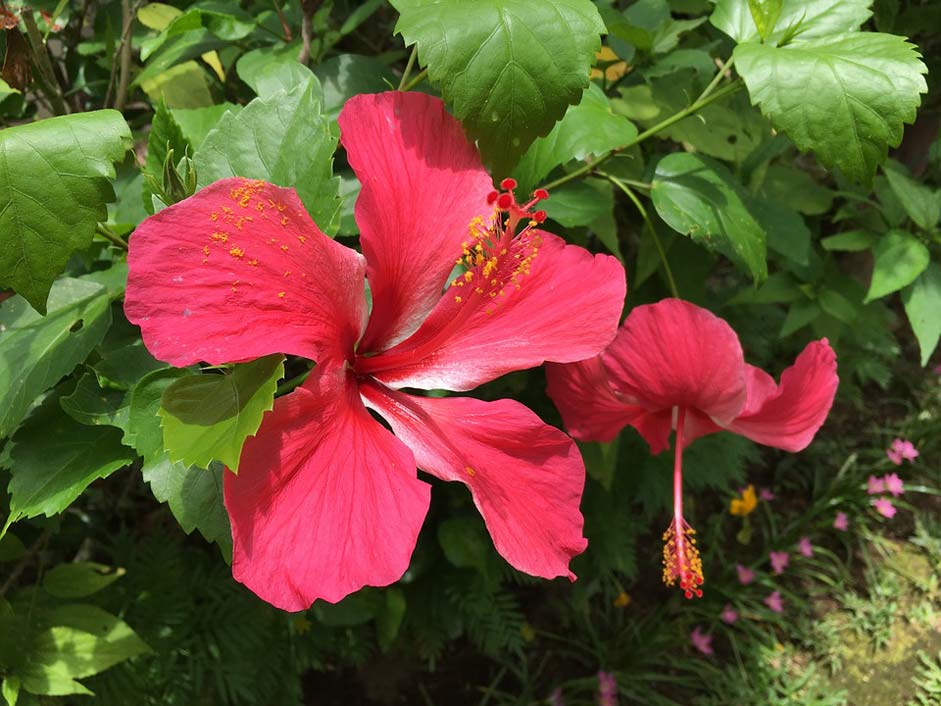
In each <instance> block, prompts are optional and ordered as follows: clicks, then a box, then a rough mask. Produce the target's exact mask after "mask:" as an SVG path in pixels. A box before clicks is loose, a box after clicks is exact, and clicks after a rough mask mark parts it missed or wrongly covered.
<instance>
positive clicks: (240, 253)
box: [229, 248, 245, 258]
mask: <svg viewBox="0 0 941 706" xmlns="http://www.w3.org/2000/svg"><path fill="white" fill-rule="evenodd" d="M229 255H231V256H232V257H239V258H240V257H243V256H244V255H245V251H244V250H242V248H232V249H231V250H229Z"/></svg>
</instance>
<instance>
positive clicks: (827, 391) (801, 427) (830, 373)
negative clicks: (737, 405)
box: [725, 338, 840, 451]
mask: <svg viewBox="0 0 941 706" xmlns="http://www.w3.org/2000/svg"><path fill="white" fill-rule="evenodd" d="M748 371H749V376H748V401H747V403H746V404H745V409H744V410H743V411H742V413H741V414H740V415H739V416H738V417H737V418H736V419H735V420H734V421H733V422H731V423H730V424H727V425H725V426H726V428H727V429H729V431H734V432H735V433H736V434H741V435H742V436H747V437H748V438H749V439H751V440H752V441H756V442H758V443H759V444H765V445H766V446H774V447H777V448H779V449H784V450H785V451H800V450H802V449H803V448H805V447H806V446H807V445H808V444H809V443H810V442H811V441H812V440H813V438H814V434H816V433H817V430H818V429H819V428H820V427H821V426H822V425H823V422H824V420H826V418H827V414H828V413H829V411H830V407H831V406H832V405H833V397H834V396H835V395H836V388H837V386H838V385H839V382H840V379H839V378H838V377H837V374H836V354H835V353H834V352H833V349H832V348H831V347H830V344H829V342H828V341H827V339H825V338H824V339H821V340H819V341H814V342H813V343H810V344H808V345H807V347H806V348H804V350H803V351H802V352H801V354H800V355H799V356H797V360H796V361H794V365H792V366H791V367H789V368H787V369H786V370H785V371H784V372H783V373H782V374H781V384H780V385H775V384H774V380H773V379H772V378H771V376H770V375H768V374H767V373H765V372H764V371H763V370H759V369H758V368H754V367H752V366H748Z"/></svg>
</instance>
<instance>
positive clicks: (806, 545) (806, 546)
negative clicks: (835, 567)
mask: <svg viewBox="0 0 941 706" xmlns="http://www.w3.org/2000/svg"><path fill="white" fill-rule="evenodd" d="M797 551H799V552H800V553H801V554H802V555H803V556H805V557H807V558H808V559H809V558H810V557H812V556H813V555H814V545H813V544H811V543H810V537H801V538H800V541H799V542H798V543H797Z"/></svg>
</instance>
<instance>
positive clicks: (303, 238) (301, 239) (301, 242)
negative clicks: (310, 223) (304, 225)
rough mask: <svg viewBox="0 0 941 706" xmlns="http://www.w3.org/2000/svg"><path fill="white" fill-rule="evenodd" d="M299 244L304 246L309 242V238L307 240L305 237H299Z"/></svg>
mask: <svg viewBox="0 0 941 706" xmlns="http://www.w3.org/2000/svg"><path fill="white" fill-rule="evenodd" d="M297 242H299V243H300V244H301V245H303V244H304V243H306V242H307V238H305V237H304V236H303V235H299V236H297Z"/></svg>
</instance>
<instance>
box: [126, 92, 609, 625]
mask: <svg viewBox="0 0 941 706" xmlns="http://www.w3.org/2000/svg"><path fill="white" fill-rule="evenodd" d="M340 129H341V133H342V142H343V146H344V147H345V148H346V153H347V156H348V158H349V162H350V165H351V166H352V167H353V169H354V171H355V172H356V175H357V176H358V177H359V180H360V182H361V183H362V191H361V193H360V196H359V200H358V201H357V203H356V220H357V222H358V224H359V227H360V232H361V237H360V242H361V244H362V249H363V254H362V255H360V254H359V253H357V252H356V251H354V250H351V249H349V248H347V247H344V246H342V245H340V244H339V243H336V242H334V241H332V240H330V239H329V238H328V237H326V236H325V235H324V234H323V233H322V232H321V231H320V230H319V229H318V228H317V226H316V225H315V224H314V223H313V222H312V221H311V219H310V217H309V216H308V215H307V213H306V212H305V211H304V208H303V206H302V205H301V203H300V201H299V199H298V198H297V195H296V194H295V192H294V191H293V190H291V189H282V188H279V187H276V186H273V185H271V184H266V183H264V182H256V181H248V180H245V179H225V180H223V181H220V182H217V183H215V184H212V185H210V186H208V187H206V188H205V189H203V190H202V191H200V192H199V193H197V194H196V195H194V196H193V197H191V198H189V199H187V200H185V201H183V202H181V203H179V204H177V205H175V206H171V207H170V208H167V209H166V210H164V211H161V212H160V213H159V214H158V215H156V216H154V217H152V218H149V219H148V220H147V221H145V222H144V223H143V224H141V226H140V227H139V228H138V229H137V231H136V232H135V233H134V235H133V237H132V239H131V243H130V253H129V256H128V262H129V266H130V276H129V279H128V288H127V296H126V300H125V311H126V312H127V316H128V318H129V319H130V320H131V321H133V322H134V323H136V324H138V325H140V327H141V331H142V335H143V338H144V342H145V344H146V345H147V347H148V349H149V350H150V351H151V352H152V353H153V354H154V355H155V356H156V357H158V358H160V359H161V360H165V361H167V362H169V363H172V364H173V365H178V366H183V365H190V364H192V363H196V362H198V361H204V362H206V363H209V364H221V363H229V362H237V361H245V360H250V359H253V358H257V357H259V356H264V355H268V354H271V353H287V354H291V355H296V356H303V357H305V358H309V359H311V360H315V361H316V362H317V366H316V368H315V369H314V371H313V372H312V373H311V375H310V377H309V378H308V379H307V381H306V382H305V383H304V384H303V385H302V386H301V387H299V388H298V389H297V390H295V391H294V392H292V393H291V394H289V395H286V396H284V397H280V398H278V399H277V400H275V404H274V409H273V410H272V411H271V412H269V413H268V414H267V415H266V416H265V417H264V420H263V421H262V425H261V428H260V429H259V431H258V434H257V435H256V436H254V437H251V438H249V439H248V440H247V441H246V442H245V446H244V448H243V450H242V455H241V458H240V461H239V474H238V475H237V476H236V475H234V474H232V473H226V475H225V503H226V508H227V510H228V513H229V517H230V518H231V521H232V538H233V544H234V549H233V562H232V572H233V575H234V576H235V578H236V579H237V580H239V581H241V582H242V583H244V584H245V585H246V586H248V587H249V588H250V589H251V590H252V591H254V592H255V593H257V594H258V595H259V596H261V597H262V598H263V599H265V600H266V601H268V602H270V603H272V604H274V605H276V606H278V607H280V608H284V609H286V610H299V609H303V608H307V607H308V606H309V605H310V604H311V603H312V602H313V601H314V600H316V599H324V600H327V601H329V602H336V601H338V600H340V599H341V598H343V597H344V596H346V595H347V594H349V593H351V592H353V591H356V590H357V589H359V588H361V587H362V586H366V585H371V586H383V585H387V584H389V583H392V582H394V581H396V580H397V579H399V578H400V577H401V576H402V574H403V573H404V571H405V570H406V568H407V567H408V563H409V558H410V556H411V553H412V550H413V548H414V546H415V541H416V538H417V536H418V532H419V529H420V527H421V524H422V521H423V519H424V516H425V513H426V511H427V508H428V503H429V495H430V487H429V486H428V485H427V484H426V483H424V482H422V481H421V480H419V479H418V477H417V473H416V465H417V466H418V467H420V468H421V469H423V470H424V471H426V472H428V473H430V474H432V475H434V476H437V477H438V478H441V479H444V480H448V481H459V482H462V483H464V484H466V485H467V486H468V487H469V489H470V492H471V495H472V497H473V500H474V503H475V504H476V506H477V508H478V509H479V510H480V512H481V514H482V515H483V517H484V521H485V522H486V525H487V528H488V529H489V531H490V535H491V536H492V537H493V541H494V544H495V546H496V548H497V550H498V551H499V552H500V553H501V554H502V555H503V556H504V557H505V558H506V559H507V561H509V562H510V563H511V564H512V565H513V566H515V567H516V568H518V569H520V570H522V571H525V572H527V573H530V574H534V575H537V576H543V577H547V578H548V577H555V576H560V575H567V576H569V578H572V579H574V575H573V574H572V573H571V572H570V571H569V569H568V564H569V560H570V559H571V557H572V556H574V555H576V554H579V553H580V552H582V551H583V550H584V548H585V546H586V541H585V539H584V538H583V536H582V524H583V520H582V516H581V513H580V512H579V502H580V499H581V494H582V487H583V484H584V466H583V464H582V461H581V458H580V456H579V453H578V450H577V449H576V447H575V445H574V442H572V440H571V439H570V438H569V437H567V436H566V435H565V434H563V433H562V432H560V431H559V430H557V429H554V428H552V427H549V426H547V425H545V424H544V423H543V422H542V421H541V420H540V419H539V418H538V417H537V416H536V415H535V414H533V413H532V412H531V411H530V410H529V409H527V408H526V407H524V406H523V405H521V404H519V403H518V402H514V401H512V400H498V401H496V402H482V401H479V400H476V399H471V398H468V397H447V398H432V397H423V396H417V395H413V394H409V393H405V392H403V391H401V389H402V388H405V387H408V388H418V389H426V390H427V389H448V390H457V391H463V390H470V389H472V388H474V387H476V386H478V385H480V384H482V383H485V382H488V381H490V380H493V379H494V378H496V377H498V376H500V375H503V374H504V373H507V372H510V371H513V370H522V369H525V368H531V367H534V366H537V365H540V364H541V363H542V362H543V361H545V360H550V361H557V362H574V361H578V360H582V359H585V358H588V357H590V356H594V355H597V354H598V353H599V352H600V351H601V350H603V348H604V347H605V346H606V345H607V344H608V343H610V342H611V340H612V339H613V337H614V335H615V333H616V330H617V321H618V317H619V314H620V309H621V306H622V303H623V298H624V293H625V280H624V271H623V268H622V267H621V265H620V263H618V262H617V260H615V259H614V258H611V257H608V256H604V255H597V256H593V255H591V254H590V253H589V252H587V251H586V250H584V249H582V248H579V247H574V246H570V245H566V244H565V243H564V242H563V241H562V240H561V239H560V238H558V237H557V236H555V235H552V234H550V233H547V232H544V231H542V230H540V229H539V228H538V227H537V226H538V225H539V222H540V221H541V220H542V219H543V218H544V215H545V214H543V213H542V212H536V213H532V212H531V208H532V207H533V206H534V205H535V203H536V201H538V200H539V198H544V197H545V196H546V194H545V193H537V194H536V196H537V198H535V199H533V200H532V201H531V202H529V203H527V204H523V205H519V204H517V202H516V201H515V199H514V197H513V195H512V189H513V187H514V186H515V184H514V183H513V182H512V180H506V181H504V183H503V184H502V188H503V190H504V191H503V193H497V192H495V191H494V190H493V186H492V182H491V179H490V177H489V176H488V175H487V173H486V171H485V170H484V169H483V167H482V166H481V162H480V158H479V156H478V154H477V151H476V150H475V149H474V147H473V146H472V145H471V144H469V143H468V142H467V140H466V139H465V138H464V136H463V133H462V132H461V128H460V125H459V124H458V123H457V121H456V120H454V119H453V118H452V117H451V116H450V115H448V113H447V112H446V111H445V109H444V105H443V104H442V103H441V101H439V100H437V99H435V98H432V97H429V96H425V95H421V94H412V93H386V94H379V95H362V96H357V97H355V98H353V99H351V100H350V101H349V102H348V103H347V104H346V106H345V108H344V110H343V112H342V114H341V115H340ZM520 226H522V227H520ZM456 262H457V263H458V264H460V265H462V266H463V271H462V272H461V274H460V275H459V276H458V277H457V278H456V279H455V280H454V282H453V283H452V285H451V286H447V285H448V279H449V276H450V274H451V272H452V270H453V269H454V267H455V263H456ZM367 280H368V282H369V288H370V291H371V294H372V308H371V311H370V310H369V306H368V305H367V299H366V297H365V282H366V281H367ZM367 407H369V408H370V409H372V410H373V411H375V412H376V413H378V414H379V415H381V416H382V417H383V418H384V419H385V420H386V422H387V423H388V425H389V426H390V427H391V428H392V431H393V432H394V434H393V433H390V432H389V431H388V430H387V429H386V428H385V427H384V426H383V425H382V424H380V423H379V422H377V421H376V420H375V419H374V418H373V417H372V416H371V415H370V413H369V411H367Z"/></svg>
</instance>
